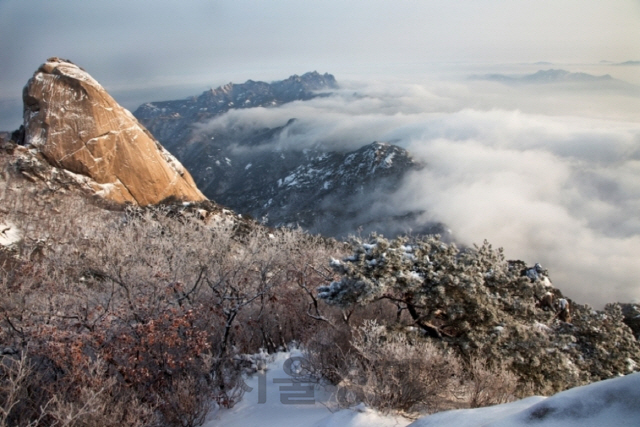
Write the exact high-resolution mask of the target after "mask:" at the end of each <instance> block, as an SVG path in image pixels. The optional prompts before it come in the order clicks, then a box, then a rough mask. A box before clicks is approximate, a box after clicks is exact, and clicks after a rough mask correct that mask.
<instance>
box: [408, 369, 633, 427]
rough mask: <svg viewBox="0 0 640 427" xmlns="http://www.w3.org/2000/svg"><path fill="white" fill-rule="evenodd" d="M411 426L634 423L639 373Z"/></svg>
mask: <svg viewBox="0 0 640 427" xmlns="http://www.w3.org/2000/svg"><path fill="white" fill-rule="evenodd" d="M411 426H413V427H435V426H438V427H448V426H466V427H480V426H483V427H516V426H536V427H560V426H562V427H607V426H612V427H613V426H615V427H625V426H629V427H631V426H635V427H637V426H640V373H635V374H630V375H627V376H624V377H619V378H613V379H610V380H605V381H600V382H597V383H594V384H589V385H586V386H582V387H576V388H573V389H570V390H567V391H564V392H561V393H558V394H556V395H554V396H552V397H549V398H547V399H545V398H542V397H530V398H528V399H524V400H521V401H518V402H513V403H508V404H505V405H499V406H495V407H490V408H481V409H475V410H458V411H448V412H441V413H439V414H434V415H431V416H428V417H425V418H423V419H420V420H418V421H416V422H415V423H413V424H411Z"/></svg>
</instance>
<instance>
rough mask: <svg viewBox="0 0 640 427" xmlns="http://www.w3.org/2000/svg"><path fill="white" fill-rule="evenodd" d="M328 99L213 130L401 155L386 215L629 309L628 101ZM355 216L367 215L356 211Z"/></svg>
mask: <svg viewBox="0 0 640 427" xmlns="http://www.w3.org/2000/svg"><path fill="white" fill-rule="evenodd" d="M342 87H343V89H342V90H340V91H338V92H337V93H336V94H335V95H334V96H331V97H328V98H319V99H315V100H313V101H310V102H304V103H292V104H288V105H285V106H283V107H281V108H278V109H252V110H237V111H232V112H230V113H228V114H226V115H224V116H222V117H219V118H217V119H215V120H214V121H212V122H211V123H208V124H207V125H205V126H206V128H207V130H210V129H211V128H215V127H225V126H230V125H238V124H244V125H248V124H251V125H252V126H265V127H275V126H281V125H283V124H284V123H286V121H287V120H288V119H290V118H292V117H295V118H297V119H298V120H297V121H296V122H295V123H294V124H293V125H292V126H290V128H289V129H288V132H286V133H284V134H283V135H282V136H281V138H280V139H279V140H278V141H276V142H275V143H276V144H277V145H278V147H279V148H281V149H302V148H306V147H309V146H315V145H323V146H327V147H330V148H332V149H344V150H352V149H355V148H358V147H360V146H362V145H364V144H368V143H370V142H372V141H374V140H381V141H393V142H395V143H396V144H398V145H401V146H403V147H405V148H407V149H408V150H409V151H410V152H411V153H412V154H413V155H414V156H415V157H416V158H417V159H419V160H420V161H422V162H424V163H425V164H426V165H427V167H426V168H424V169H423V170H421V171H418V172H413V173H411V174H410V175H409V176H408V177H407V179H406V181H405V183H404V185H403V186H402V188H401V189H400V190H399V191H398V192H396V193H395V194H394V195H393V196H392V197H391V199H387V200H384V201H382V202H381V203H382V204H384V205H385V209H386V210H387V211H388V209H389V207H392V208H393V209H395V210H396V212H398V213H402V212H407V211H416V210H424V211H426V212H427V213H426V214H425V215H424V217H423V218H422V220H423V221H424V222H425V223H427V222H431V221H442V222H444V223H446V224H447V225H448V226H449V227H450V228H451V229H452V230H453V235H454V237H455V238H456V239H457V240H459V241H460V242H461V243H463V244H472V243H474V242H477V243H480V242H482V240H484V239H488V240H489V241H490V242H491V243H492V244H494V246H502V247H504V248H505V252H506V254H507V256H508V257H509V258H513V259H516V258H517V259H523V260H525V261H527V262H528V263H530V264H533V263H535V262H540V263H542V264H543V266H544V267H545V268H548V269H549V270H550V273H551V276H552V280H553V281H554V283H555V284H556V286H558V287H559V288H561V289H562V290H564V291H565V292H566V293H567V294H568V295H569V296H570V297H573V298H575V299H576V300H578V301H580V302H588V303H590V304H592V305H595V306H601V305H602V304H603V303H604V302H607V301H631V300H638V299H640V281H639V280H638V277H640V263H638V261H637V260H638V255H640V215H639V214H638V213H639V212H640V123H639V122H638V120H637V117H636V116H634V114H635V111H638V109H639V108H640V99H639V98H637V97H633V96H629V95H628V94H625V93H622V92H616V91H611V90H607V89H606V88H602V87H599V88H598V87H592V86H581V87H578V88H577V87H571V88H566V90H565V89H563V88H562V87H560V86H557V85H554V86H553V87H552V88H545V87H536V88H533V89H532V88H517V89H516V88H507V87H505V86H501V85H499V84H495V83H491V84H488V83H486V82H485V83H483V82H471V81H465V80H458V81H453V80H450V81H439V82H433V81H429V82H426V83H423V84H416V83H412V84H407V83H402V82H394V81H384V82H380V81H378V82H370V83H367V84H363V83H343V85H342ZM363 209H367V208H366V207H363Z"/></svg>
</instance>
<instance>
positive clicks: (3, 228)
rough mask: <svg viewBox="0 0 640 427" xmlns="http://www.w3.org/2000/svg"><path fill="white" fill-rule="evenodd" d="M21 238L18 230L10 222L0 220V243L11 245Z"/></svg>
mask: <svg viewBox="0 0 640 427" xmlns="http://www.w3.org/2000/svg"><path fill="white" fill-rule="evenodd" d="M21 238H22V235H21V233H20V230H18V228H17V227H16V226H15V225H14V224H13V223H11V222H9V221H5V222H0V245H2V246H11V245H13V244H14V243H17V242H19V241H20V239H21Z"/></svg>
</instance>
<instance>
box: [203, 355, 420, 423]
mask: <svg viewBox="0 0 640 427" xmlns="http://www.w3.org/2000/svg"><path fill="white" fill-rule="evenodd" d="M297 357H300V354H299V353H297V352H295V351H294V352H291V353H278V354H277V355H276V356H275V358H274V360H273V361H272V362H270V363H269V365H268V369H267V370H266V373H265V374H262V375H258V374H256V375H253V376H251V377H249V378H247V379H246V381H245V383H246V385H247V386H248V388H247V390H251V391H247V392H246V393H245V395H244V398H243V399H242V401H240V402H239V403H238V404H237V405H235V406H234V407H233V408H232V409H222V410H218V411H215V412H214V413H212V414H210V415H209V417H208V419H207V422H206V423H205V424H204V427H219V426H229V427H231V426H238V427H268V426H278V427H289V426H291V427H302V426H309V427H370V426H380V427H392V426H393V427H403V426H406V425H408V424H409V423H411V420H408V419H406V418H403V417H399V416H395V417H394V416H384V415H381V414H379V413H377V412H376V411H374V410H372V409H370V408H366V407H364V405H360V406H357V407H355V408H352V409H340V408H339V407H338V405H337V403H336V398H335V388H334V389H333V390H332V389H331V388H327V389H323V388H322V387H313V386H311V385H310V384H308V383H306V384H305V383H298V384H297V385H294V383H293V381H292V379H293V377H292V376H291V375H289V374H288V373H287V372H285V371H288V372H289V373H291V372H292V369H295V367H293V368H292V367H291V365H292V362H294V365H295V361H296V360H297V359H296V358H297ZM296 389H297V390H296ZM295 402H308V403H295Z"/></svg>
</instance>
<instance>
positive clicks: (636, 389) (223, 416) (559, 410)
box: [204, 352, 640, 427]
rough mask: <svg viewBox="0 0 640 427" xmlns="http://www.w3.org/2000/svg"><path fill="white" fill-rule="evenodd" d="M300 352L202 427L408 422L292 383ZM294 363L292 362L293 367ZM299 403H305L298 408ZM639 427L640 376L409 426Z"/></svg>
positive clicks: (276, 364) (281, 360)
mask: <svg viewBox="0 0 640 427" xmlns="http://www.w3.org/2000/svg"><path fill="white" fill-rule="evenodd" d="M300 359H301V355H300V353H299V352H291V353H278V354H277V355H275V356H274V359H273V360H272V361H271V362H270V363H269V365H268V369H267V370H266V372H265V373H263V374H256V375H253V376H251V377H249V378H247V379H246V381H245V382H246V386H247V387H246V390H247V392H246V393H245V395H244V399H243V400H242V401H241V402H239V403H238V404H237V405H236V406H235V407H234V408H232V409H220V410H216V411H214V412H212V413H211V414H210V415H209V417H208V419H207V422H206V423H205V425H204V427H217V426H241V427H252V426H255V427H258V426H259V427H264V426H279V427H290V426H291V427H294V426H295V427H307V426H308V427H365V426H367V427H377V426H380V427H387V426H398V427H403V426H407V425H409V424H410V421H409V420H407V419H406V418H403V417H400V416H385V415H381V414H379V413H377V412H376V411H374V410H372V409H370V408H367V407H365V406H364V405H359V406H357V407H355V408H350V409H340V408H339V407H338V405H337V403H336V398H335V387H325V388H322V387H319V386H316V387H313V386H312V385H311V384H310V383H305V382H299V383H295V382H294V381H293V380H294V378H295V377H296V376H295V366H296V364H295V362H296V361H297V360H300ZM292 362H294V363H292ZM303 401H307V402H308V403H306V404H303V403H302V402H303ZM462 426H464V427H525V426H535V427H608V426H611V427H613V426H615V427H631V426H633V427H638V426H640V373H635V374H630V375H627V376H625V377H619V378H614V379H610V380H606V381H601V382H598V383H594V384H590V385H586V386H583V387H577V388H574V389H571V390H567V391H564V392H562V393H558V394H556V395H554V396H551V397H549V398H545V397H540V396H533V397H529V398H526V399H523V400H519V401H517V402H512V403H507V404H504V405H498V406H492V407H487V408H479V409H462V410H455V411H447V412H440V413H437V414H433V415H430V416H425V417H423V418H421V419H419V420H417V421H415V422H414V423H412V424H410V426H409V427H462Z"/></svg>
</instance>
